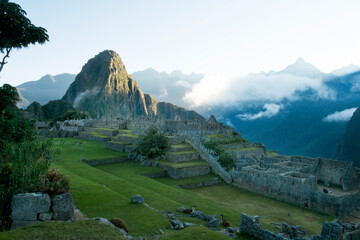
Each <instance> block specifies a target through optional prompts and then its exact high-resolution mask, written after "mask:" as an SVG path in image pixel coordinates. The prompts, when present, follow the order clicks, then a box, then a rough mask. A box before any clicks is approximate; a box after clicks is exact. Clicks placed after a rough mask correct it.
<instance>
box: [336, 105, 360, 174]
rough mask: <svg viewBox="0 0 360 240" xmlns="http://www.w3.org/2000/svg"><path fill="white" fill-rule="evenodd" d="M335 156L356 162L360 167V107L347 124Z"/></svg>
mask: <svg viewBox="0 0 360 240" xmlns="http://www.w3.org/2000/svg"><path fill="white" fill-rule="evenodd" d="M335 158H336V159H339V160H344V161H351V162H354V164H355V166H357V167H360V107H359V108H358V109H357V110H356V111H355V112H354V114H353V116H352V117H351V119H350V121H349V122H348V124H347V127H346V131H345V134H344V137H343V139H342V142H341V144H340V145H339V147H338V149H337V151H336V155H335Z"/></svg>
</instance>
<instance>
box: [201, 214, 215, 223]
mask: <svg viewBox="0 0 360 240" xmlns="http://www.w3.org/2000/svg"><path fill="white" fill-rule="evenodd" d="M213 218H216V215H214V214H213V215H207V214H204V216H203V219H202V220H204V221H207V222H209V221H211V219H213Z"/></svg>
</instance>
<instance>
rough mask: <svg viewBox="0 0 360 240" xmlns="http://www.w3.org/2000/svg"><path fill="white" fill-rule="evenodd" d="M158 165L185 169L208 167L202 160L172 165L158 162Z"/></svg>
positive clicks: (167, 162) (171, 163) (168, 162)
mask: <svg viewBox="0 0 360 240" xmlns="http://www.w3.org/2000/svg"><path fill="white" fill-rule="evenodd" d="M158 162H159V163H160V164H163V165H166V166H169V167H173V168H185V167H194V166H203V165H208V164H207V163H206V162H205V161H204V160H194V161H187V162H179V163H174V162H170V161H166V160H164V161H158Z"/></svg>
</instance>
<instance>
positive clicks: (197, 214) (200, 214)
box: [191, 211, 205, 220]
mask: <svg viewBox="0 0 360 240" xmlns="http://www.w3.org/2000/svg"><path fill="white" fill-rule="evenodd" d="M191 216H192V217H194V218H198V219H202V220H204V219H205V214H204V213H203V212H201V211H193V212H192V213H191Z"/></svg>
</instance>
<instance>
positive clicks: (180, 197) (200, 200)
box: [0, 138, 332, 239]
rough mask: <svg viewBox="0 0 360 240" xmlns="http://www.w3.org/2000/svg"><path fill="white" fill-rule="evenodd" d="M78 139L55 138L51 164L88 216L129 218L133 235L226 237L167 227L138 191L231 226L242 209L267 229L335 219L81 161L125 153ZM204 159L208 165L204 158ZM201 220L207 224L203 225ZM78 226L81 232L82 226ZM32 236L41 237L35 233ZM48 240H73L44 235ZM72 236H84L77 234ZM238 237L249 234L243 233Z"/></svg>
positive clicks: (126, 166)
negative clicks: (56, 154)
mask: <svg viewBox="0 0 360 240" xmlns="http://www.w3.org/2000/svg"><path fill="white" fill-rule="evenodd" d="M78 141H79V139H75V138H65V139H54V144H55V148H59V149H60V150H61V153H60V156H59V160H58V161H56V162H54V163H53V164H52V167H57V168H59V169H60V170H61V171H62V172H64V173H65V174H66V175H68V176H69V177H70V184H71V192H72V194H73V198H74V201H75V204H76V206H77V207H79V208H80V209H81V210H82V211H83V212H84V213H85V214H86V215H87V216H89V217H104V218H107V219H111V218H114V217H119V218H122V219H124V220H125V221H126V223H127V225H128V227H129V229H130V233H131V235H133V236H135V237H138V236H144V235H149V234H152V233H155V232H156V231H158V230H159V229H163V230H164V231H165V234H164V237H163V238H162V239H191V238H196V239H202V238H203V239H226V238H225V237H224V236H222V235H219V233H218V232H216V231H212V230H210V229H208V228H207V227H205V226H206V222H202V221H199V220H196V219H193V220H192V218H189V219H188V220H186V221H189V222H195V223H197V226H195V227H189V228H187V229H184V230H181V231H172V230H170V229H169V228H168V226H169V220H168V218H167V217H166V216H165V215H164V214H161V213H159V212H157V211H154V210H153V209H150V208H148V207H146V206H145V205H136V204H131V203H130V199H131V197H132V196H134V195H136V194H140V195H142V196H143V197H144V199H145V202H146V203H147V204H149V205H150V206H151V207H153V208H155V209H157V210H160V209H163V210H165V211H171V212H176V209H177V208H178V207H179V206H181V205H183V206H185V207H191V206H194V205H196V206H197V210H199V211H203V212H204V213H206V214H216V215H217V216H219V215H220V214H224V215H225V217H226V219H227V220H229V222H230V223H231V225H232V226H233V227H239V225H240V217H241V213H243V212H244V213H246V214H248V215H259V216H260V221H261V222H262V223H263V226H265V227H267V228H270V223H271V222H275V223H281V222H288V223H292V224H297V225H301V226H302V227H304V228H305V230H307V231H308V233H309V234H316V233H319V232H320V231H321V226H322V223H323V221H330V220H332V217H331V216H328V215H324V214H319V213H315V212H311V211H307V210H305V209H302V208H299V207H296V206H293V205H290V204H287V203H284V202H279V201H276V200H273V199H270V198H266V197H263V196H260V195H257V194H253V193H250V192H247V191H244V190H240V189H237V188H234V187H231V186H229V185H226V184H220V185H215V186H212V187H204V188H199V189H193V190H184V189H182V188H180V187H178V183H179V182H180V181H179V182H177V183H176V182H175V181H174V180H172V179H168V180H167V179H166V178H158V179H151V178H148V177H145V176H141V175H142V174H144V173H151V172H152V171H158V170H157V169H155V168H150V167H144V166H140V165H138V164H137V163H136V162H131V161H126V162H122V163H117V164H112V165H107V166H99V167H97V168H95V167H91V166H88V165H87V164H85V163H82V162H79V161H78V160H79V159H89V160H91V159H101V158H118V157H121V156H123V153H119V152H116V151H113V150H110V149H107V148H106V147H105V144H104V143H97V142H92V141H87V144H81V145H79V144H75V142H78ZM80 141H81V140H80ZM201 162H203V163H205V162H204V161H201ZM205 164H206V163H205ZM196 179H198V180H199V179H200V178H194V181H196ZM182 181H185V180H182ZM186 181H191V180H190V179H188V180H186ZM182 183H184V182H182ZM288 213H291V215H290V216H288ZM191 220H192V221H191ZM69 224H70V223H69ZM200 224H202V225H204V226H200ZM39 226H42V225H39ZM43 226H46V227H45V230H43V233H42V234H45V233H44V232H50V233H48V234H52V233H51V232H54V231H56V230H55V229H53V228H52V227H51V226H50V225H43ZM30 228H36V227H30ZM79 228H80V229H79V231H80V230H81V229H82V228H81V227H79ZM24 229H29V228H24ZM271 229H272V228H271ZM23 231H24V232H28V231H27V230H26V231H25V230H20V229H19V230H16V231H9V232H6V233H5V235H4V234H0V239H1V237H3V238H2V239H26V238H21V235H19V236H20V237H19V238H15V237H12V238H9V237H8V236H10V235H9V234H20V232H21V233H23ZM29 231H30V230H29ZM64 231H65V230H64ZM84 232H86V233H84V234H86V237H87V238H86V239H111V237H108V238H107V237H103V236H104V235H105V233H104V232H105V231H104V232H102V235H101V236H100V238H96V237H95V236H96V235H95V233H92V232H91V231H87V230H86V228H84ZM4 236H5V238H4ZM11 236H15V235H11ZM54 236H55V234H54ZM60 236H61V235H60ZM31 239H42V238H41V237H39V238H38V237H36V236H35V237H32V238H31ZM46 239H71V238H66V237H64V238H56V237H54V238H52V237H51V236H50V237H49V236H46ZM74 239H83V238H81V237H80V236H79V237H78V238H74ZM239 239H249V238H246V237H244V236H242V237H239Z"/></svg>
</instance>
